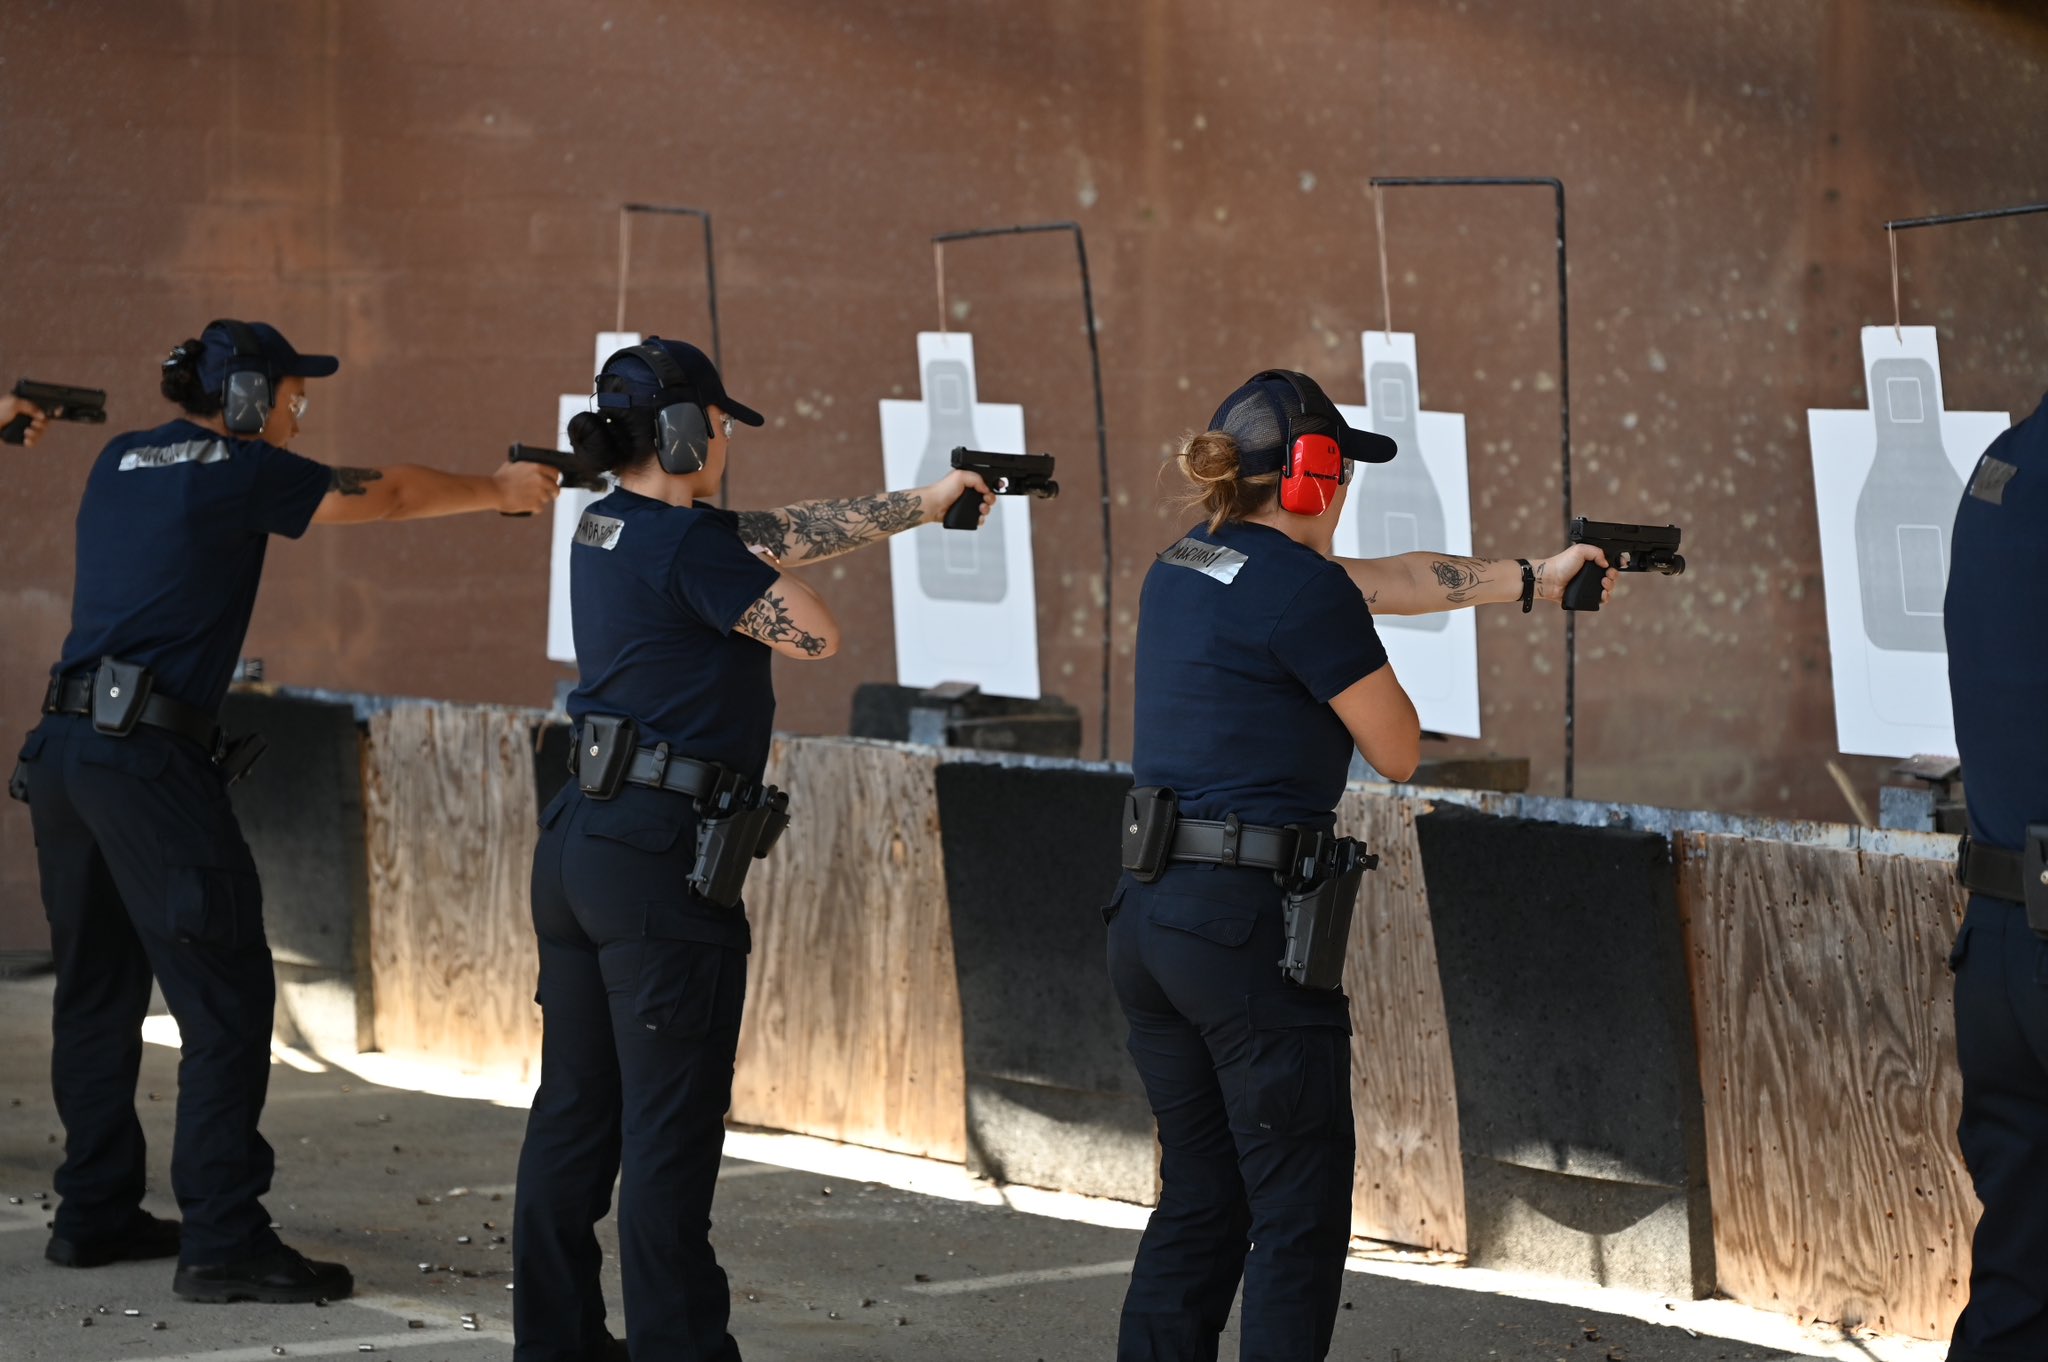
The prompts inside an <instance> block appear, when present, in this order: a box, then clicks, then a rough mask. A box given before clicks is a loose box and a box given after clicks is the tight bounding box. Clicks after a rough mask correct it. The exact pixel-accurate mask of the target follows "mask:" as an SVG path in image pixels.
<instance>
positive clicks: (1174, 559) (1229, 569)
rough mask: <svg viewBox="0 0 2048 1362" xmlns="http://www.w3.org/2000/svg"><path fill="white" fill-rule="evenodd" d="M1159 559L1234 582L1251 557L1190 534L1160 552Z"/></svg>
mask: <svg viewBox="0 0 2048 1362" xmlns="http://www.w3.org/2000/svg"><path fill="white" fill-rule="evenodd" d="M1159 561H1160V562H1162V563H1171V564H1173V565H1174V566H1175V567H1184V568H1193V569H1194V570H1195V571H1197V572H1199V573H1202V574H1204V575H1206V576H1210V577H1214V578H1215V579H1216V580H1217V581H1219V582H1233V581H1236V580H1237V572H1238V569H1239V568H1241V567H1243V566H1244V565H1245V564H1246V563H1248V562H1250V561H1251V559H1249V558H1247V557H1245V556H1244V555H1243V554H1241V553H1239V552H1238V551H1237V550H1236V549H1227V548H1225V547H1223V545H1221V544H1204V543H1203V542H1202V541H1201V540H1199V539H1197V538H1195V537H1194V536H1193V535H1189V536H1188V537H1187V538H1186V539H1183V540H1181V541H1180V542H1179V543H1178V544H1175V545H1174V546H1173V547H1172V548H1170V549H1167V550H1166V551H1165V552H1164V553H1162V554H1160V555H1159Z"/></svg>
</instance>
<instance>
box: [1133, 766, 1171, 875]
mask: <svg viewBox="0 0 2048 1362" xmlns="http://www.w3.org/2000/svg"><path fill="white" fill-rule="evenodd" d="M1179 820H1180V797H1179V796H1178V795H1176V794H1174V792H1173V791H1171V790H1169V789H1167V788H1166V787H1165V786H1163V785H1139V786H1135V787H1133V788H1132V789H1131V791H1130V792H1129V793H1128V794H1126V795H1125V796H1124V833H1123V866H1124V869H1126V870H1128V871H1130V872H1131V878H1132V879H1135V880H1137V881H1138V882H1139V883H1140V884H1150V883H1152V881H1154V880H1156V879H1158V878H1159V876H1160V874H1161V873H1162V872H1163V871H1164V870H1165V869H1166V861H1167V858H1168V857H1169V856H1170V855H1172V853H1173V825H1174V824H1175V823H1177V822H1178V821H1179Z"/></svg>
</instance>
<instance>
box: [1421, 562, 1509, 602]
mask: <svg viewBox="0 0 2048 1362" xmlns="http://www.w3.org/2000/svg"><path fill="white" fill-rule="evenodd" d="M1493 565H1494V560H1493V559H1491V558H1438V559H1436V560H1435V561H1433V562H1432V563H1430V565H1429V570H1430V573H1431V574H1432V575H1433V576H1434V577H1435V578H1436V584H1437V585H1438V586H1440V587H1442V588H1443V589H1444V599H1445V600H1447V601H1449V602H1450V603H1451V604H1453V605H1463V604H1465V603H1466V602H1467V601H1470V600H1471V599H1472V598H1473V597H1475V596H1477V595H1478V594H1479V588H1480V587H1481V586H1483V585H1484V584H1485V583H1486V581H1487V580H1488V578H1487V575H1486V574H1487V569H1489V568H1491V567H1492V566H1493Z"/></svg>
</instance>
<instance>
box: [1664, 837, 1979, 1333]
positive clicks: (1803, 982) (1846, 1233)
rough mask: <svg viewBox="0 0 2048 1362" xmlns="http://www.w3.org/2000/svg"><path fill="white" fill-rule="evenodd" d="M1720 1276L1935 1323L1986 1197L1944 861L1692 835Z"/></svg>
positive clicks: (1851, 1311) (1835, 1312) (1954, 1299)
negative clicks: (1968, 1106)
mask: <svg viewBox="0 0 2048 1362" xmlns="http://www.w3.org/2000/svg"><path fill="white" fill-rule="evenodd" d="M1677 842H1678V848H1679V852H1680V866H1679V892H1680V904H1681V907H1682V908H1683V910H1684V912H1685V914H1686V918H1687V930H1688V938H1689V940H1690V943H1691V947H1692V957H1693V958H1692V986H1693V993H1694V1000H1695V1006H1696V1014H1697V1016H1698V1018H1699V1047H1700V1076H1701V1083H1702V1087H1703V1089H1704V1093H1705V1099H1706V1130H1707V1166H1708V1177H1709V1182H1710V1185H1711V1187H1712V1194H1713V1207H1714V1250H1715V1256H1716V1260H1717V1263H1718V1269H1719V1280H1720V1285H1721V1289H1722V1290H1723V1291H1725V1292H1726V1293H1727V1294H1729V1295H1730V1296H1732V1297H1734V1298H1735V1299H1736V1300H1739V1301H1743V1302H1745V1303H1747V1304H1750V1305H1755V1306H1759V1307H1762V1308H1764V1309H1769V1310H1777V1311H1781V1312H1785V1313H1789V1314H1795V1315H1798V1316H1800V1317H1802V1318H1809V1319H1822V1320H1837V1321H1841V1322H1843V1323H1845V1324H1846V1323H1851V1322H1856V1323H1862V1324H1866V1325H1869V1326H1871V1327H1874V1328H1877V1329H1879V1330H1881V1331H1885V1332H1896V1333H1903V1334H1909V1335H1914V1336H1917V1337H1921V1338H1946V1337H1947V1336H1948V1332H1949V1328H1950V1325H1951V1324H1952V1323H1953V1322H1954V1320H1955V1316H1956V1314H1957V1313H1958V1312H1959V1311H1960V1310H1961V1308H1962V1306H1963V1302H1964V1299H1965V1296H1966V1291H1967V1285H1968V1279H1969V1241H1970V1233H1971V1230H1972V1229H1973V1228H1974V1226H1975V1223H1976V1218H1977V1202H1976V1199H1975V1197H1974V1196H1973V1195H1972V1193H1971V1190H1970V1180H1969V1176H1968V1174H1967V1172H1966V1171H1965V1169H1964V1167H1963V1162H1962V1156H1961V1155H1960V1154H1959V1153H1958V1152H1957V1149H1956V1143H1955V1129H1956V1121H1957V1118H1958V1116H1959V1115H1960V1114H1961V1110H1962V1080H1961V1077H1960V1075H1959V1073H1958V1071H1957V1068H1956V1058H1955V1028H1954V1012H1953V997H1954V993H1953V988H1952V984H1951V980H1950V977H1949V974H1948V971H1947V968H1946V964H1947V955H1948V950H1949V946H1950V943H1951V942H1952V941H1953V939H1954V937H1955V930H1956V924H1957V920H1958V916H1959V914H1960V912H1961V909H1962V905H1963V895H1962V894H1961V892H1960V890H1959V889H1958V888H1957V886H1956V884H1955V882H1954V879H1953V875H1952V867H1951V866H1950V865H1949V863H1947V862H1944V861H1934V860H1924V859H1920V858H1916V857H1908V856H1885V855H1875V854H1867V853H1863V852H1859V851H1856V850H1850V849H1840V848H1826V847H1813V846H1801V845H1794V844H1789V843H1782V842H1765V841H1757V840H1750V839H1745V838H1738V837H1728V836H1717V835H1706V834H1700V833H1685V834H1681V835H1680V836H1679V837H1678V838H1677Z"/></svg>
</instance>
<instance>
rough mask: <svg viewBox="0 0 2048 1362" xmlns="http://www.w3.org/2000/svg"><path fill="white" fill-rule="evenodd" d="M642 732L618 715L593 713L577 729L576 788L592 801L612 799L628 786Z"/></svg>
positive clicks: (628, 720) (630, 721)
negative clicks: (621, 788)
mask: <svg viewBox="0 0 2048 1362" xmlns="http://www.w3.org/2000/svg"><path fill="white" fill-rule="evenodd" d="M639 743H640V735H639V730H638V729H637V728H636V727H635V726H634V724H633V721H632V720H631V719H628V718H626V717H624V716H623V715H618V714H593V715H591V716H590V717H589V718H587V719H585V720H584V721H583V726H582V727H581V728H579V729H577V730H576V785H577V788H578V789H580V790H582V791H583V793H584V794H585V795H587V796H589V797H590V798H592V799H610V798H612V797H613V796H615V795H617V794H618V792H619V787H620V786H621V785H624V784H625V783H626V768H627V767H629V766H631V765H632V764H633V753H634V752H636V751H637V750H638V749H639Z"/></svg>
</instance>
